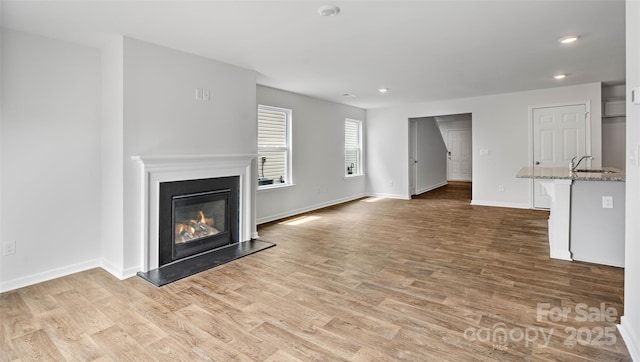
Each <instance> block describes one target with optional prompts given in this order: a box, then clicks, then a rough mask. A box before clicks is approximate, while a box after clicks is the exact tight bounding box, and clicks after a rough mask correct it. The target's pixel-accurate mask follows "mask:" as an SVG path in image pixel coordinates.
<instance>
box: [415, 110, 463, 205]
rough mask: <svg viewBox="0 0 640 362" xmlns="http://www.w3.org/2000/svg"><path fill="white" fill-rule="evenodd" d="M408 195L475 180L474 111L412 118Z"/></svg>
mask: <svg viewBox="0 0 640 362" xmlns="http://www.w3.org/2000/svg"><path fill="white" fill-rule="evenodd" d="M408 161H409V165H408V170H409V185H408V186H409V195H410V196H413V195H419V194H421V193H424V192H426V191H429V190H433V189H435V188H438V187H441V186H444V185H446V184H447V182H449V181H452V182H453V181H455V182H467V183H470V182H471V180H472V167H473V166H472V165H473V162H472V127H471V113H464V114H450V115H442V116H433V117H420V118H411V119H409V158H408Z"/></svg>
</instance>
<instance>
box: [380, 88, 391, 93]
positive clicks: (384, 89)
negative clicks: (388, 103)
mask: <svg viewBox="0 0 640 362" xmlns="http://www.w3.org/2000/svg"><path fill="white" fill-rule="evenodd" d="M388 91H389V88H378V92H380V93H387V92H388Z"/></svg>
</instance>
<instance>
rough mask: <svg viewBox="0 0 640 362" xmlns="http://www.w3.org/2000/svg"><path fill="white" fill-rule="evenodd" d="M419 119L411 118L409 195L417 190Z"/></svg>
mask: <svg viewBox="0 0 640 362" xmlns="http://www.w3.org/2000/svg"><path fill="white" fill-rule="evenodd" d="M417 137H418V121H416V120H415V119H411V120H409V195H410V196H413V195H415V194H416V193H417V192H416V184H417V182H416V177H417V170H416V167H417V165H418V159H417V157H418V156H417V155H418V142H417Z"/></svg>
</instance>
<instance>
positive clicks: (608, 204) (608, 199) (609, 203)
mask: <svg viewBox="0 0 640 362" xmlns="http://www.w3.org/2000/svg"><path fill="white" fill-rule="evenodd" d="M602 208H603V209H613V196H602Z"/></svg>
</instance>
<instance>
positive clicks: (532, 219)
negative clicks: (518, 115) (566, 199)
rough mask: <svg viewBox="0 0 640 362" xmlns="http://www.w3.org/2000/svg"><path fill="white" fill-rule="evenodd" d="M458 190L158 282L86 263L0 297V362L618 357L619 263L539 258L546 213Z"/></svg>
mask: <svg viewBox="0 0 640 362" xmlns="http://www.w3.org/2000/svg"><path fill="white" fill-rule="evenodd" d="M469 199H470V187H469V185H468V184H464V183H455V184H451V185H449V186H446V187H443V188H440V189H437V190H435V191H432V192H429V193H426V194H423V195H421V196H419V197H416V198H414V199H413V200H392V199H375V198H365V199H361V200H357V201H353V202H350V203H346V204H342V205H338V206H334V207H330V208H326V209H322V210H319V211H316V212H311V213H308V214H305V215H301V216H297V217H292V218H290V219H286V220H281V221H278V222H273V223H270V224H266V225H262V226H260V228H259V233H260V237H261V239H263V240H266V241H271V242H274V243H276V244H277V246H276V247H274V248H271V249H268V250H265V251H262V252H260V253H257V254H254V255H251V256H248V257H245V258H242V259H240V260H236V261H234V262H231V263H228V264H225V265H223V266H221V267H218V268H215V269H212V270H208V271H206V272H203V273H200V274H197V275H194V276H192V277H189V278H186V279H183V280H180V281H178V282H175V283H173V284H170V285H167V286H164V287H162V288H156V287H154V286H153V285H151V284H149V283H148V282H146V281H144V280H142V279H141V278H139V277H133V278H130V279H127V280H125V281H119V280H117V279H116V278H114V277H112V276H111V275H110V274H108V273H107V272H105V271H103V270H102V269H93V270H89V271H86V272H82V273H78V274H74V275H70V276H67V277H64V278H59V279H55V280H51V281H48V282H45V283H41V284H37V285H33V286H30V287H26V288H22V289H19V290H15V291H10V292H6V293H3V294H0V317H1V323H0V324H1V327H2V328H0V361H14V360H21V361H31V360H47V361H48V360H73V361H109V360H111V361H152V360H159V361H180V360H182V361H195V360H205V361H493V360H500V361H519V360H535V361H538V360H540V361H630V360H631V359H630V357H629V354H628V352H627V350H626V347H625V345H624V342H623V341H622V338H621V337H620V335H619V333H618V332H617V330H616V329H615V325H616V324H617V323H619V317H620V314H621V313H622V311H623V304H622V302H623V270H622V269H619V268H613V267H606V266H599V265H595V264H588V263H582V262H566V261H559V260H550V259H549V257H548V255H549V248H548V243H547V236H546V235H547V218H548V213H547V212H544V211H533V210H514V209H506V208H492V207H481V206H470V205H469ZM545 303H546V304H545ZM563 308H564V309H563ZM589 308H592V309H591V310H590V309H589ZM607 308H608V309H609V311H608V312H607V313H609V314H606V313H601V310H603V311H606V310H607ZM588 311H590V312H591V313H587V312H588ZM613 312H615V313H617V315H615V316H613V317H611V318H610V319H611V320H607V318H606V317H608V316H610V315H612V314H613ZM563 316H564V318H563ZM585 316H589V317H590V318H591V320H590V321H589V320H587V321H581V317H585Z"/></svg>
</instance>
